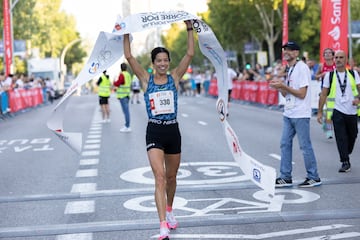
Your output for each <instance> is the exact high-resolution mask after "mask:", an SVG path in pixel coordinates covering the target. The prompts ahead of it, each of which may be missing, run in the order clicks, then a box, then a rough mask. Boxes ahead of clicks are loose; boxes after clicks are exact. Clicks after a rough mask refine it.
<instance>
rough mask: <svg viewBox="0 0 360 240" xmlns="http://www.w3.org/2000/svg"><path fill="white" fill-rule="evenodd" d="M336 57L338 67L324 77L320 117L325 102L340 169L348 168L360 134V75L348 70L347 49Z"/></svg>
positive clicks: (338, 52) (341, 170) (336, 54)
mask: <svg viewBox="0 0 360 240" xmlns="http://www.w3.org/2000/svg"><path fill="white" fill-rule="evenodd" d="M334 58H335V66H336V69H335V70H334V71H332V72H327V73H326V74H325V77H324V79H323V88H322V91H321V94H320V99H319V108H318V114H317V121H318V122H319V123H322V121H323V120H322V117H323V107H324V104H325V102H326V105H327V113H326V118H327V119H328V120H329V119H331V120H332V121H333V126H334V132H335V139H336V145H337V149H338V152H339V156H340V162H341V167H340V169H339V172H349V171H350V168H351V164H350V157H349V155H350V154H351V153H352V151H353V149H354V145H355V141H356V138H357V134H358V115H359V113H360V111H359V104H360V99H359V97H360V96H359V93H360V78H359V74H358V72H357V71H352V72H350V71H349V70H346V63H347V57H346V54H345V52H344V51H342V50H338V51H337V52H336V53H335V57H334ZM330 75H331V77H330Z"/></svg>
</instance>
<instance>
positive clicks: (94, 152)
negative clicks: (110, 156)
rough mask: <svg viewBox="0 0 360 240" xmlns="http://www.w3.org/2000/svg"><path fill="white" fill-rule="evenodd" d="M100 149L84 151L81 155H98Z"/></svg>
mask: <svg viewBox="0 0 360 240" xmlns="http://www.w3.org/2000/svg"><path fill="white" fill-rule="evenodd" d="M98 155H100V151H84V152H82V153H81V156H98Z"/></svg>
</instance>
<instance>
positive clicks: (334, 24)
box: [328, 0, 346, 49]
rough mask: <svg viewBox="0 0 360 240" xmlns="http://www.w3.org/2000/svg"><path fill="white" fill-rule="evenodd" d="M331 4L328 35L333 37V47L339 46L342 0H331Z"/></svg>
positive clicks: (337, 47)
mask: <svg viewBox="0 0 360 240" xmlns="http://www.w3.org/2000/svg"><path fill="white" fill-rule="evenodd" d="M331 4H332V13H331V16H330V24H331V27H330V29H331V30H330V31H329V32H328V35H329V36H330V37H331V38H332V39H333V44H332V45H333V46H332V48H333V49H339V48H340V45H341V44H340V37H341V28H340V25H341V24H342V22H341V20H342V19H341V18H342V17H343V16H342V7H343V6H342V0H331ZM344 37H346V36H344Z"/></svg>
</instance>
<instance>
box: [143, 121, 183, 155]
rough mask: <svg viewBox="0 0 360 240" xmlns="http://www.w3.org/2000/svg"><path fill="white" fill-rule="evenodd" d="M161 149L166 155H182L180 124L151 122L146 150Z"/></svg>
mask: <svg viewBox="0 0 360 240" xmlns="http://www.w3.org/2000/svg"><path fill="white" fill-rule="evenodd" d="M151 148H159V149H162V150H163V151H164V153H165V154H177V153H181V135H180V130H179V124H178V123H177V122H176V123H173V124H169V125H166V124H161V123H159V124H157V123H152V122H149V123H148V126H147V128H146V150H147V151H149V150H150V149H151Z"/></svg>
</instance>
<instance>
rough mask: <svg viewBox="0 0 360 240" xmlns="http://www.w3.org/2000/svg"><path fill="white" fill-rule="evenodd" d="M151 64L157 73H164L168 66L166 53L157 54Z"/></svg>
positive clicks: (168, 61)
mask: <svg viewBox="0 0 360 240" xmlns="http://www.w3.org/2000/svg"><path fill="white" fill-rule="evenodd" d="M153 64H154V68H155V69H156V71H157V72H158V73H166V72H167V70H168V69H169V65H170V60H169V57H168V55H167V53H165V52H161V53H158V54H157V55H156V58H155V61H154V63H153Z"/></svg>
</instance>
